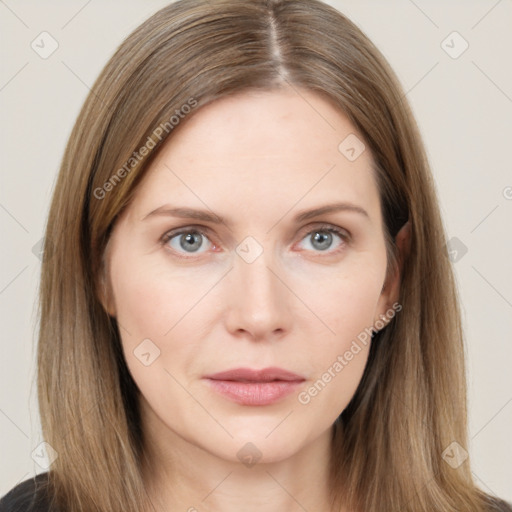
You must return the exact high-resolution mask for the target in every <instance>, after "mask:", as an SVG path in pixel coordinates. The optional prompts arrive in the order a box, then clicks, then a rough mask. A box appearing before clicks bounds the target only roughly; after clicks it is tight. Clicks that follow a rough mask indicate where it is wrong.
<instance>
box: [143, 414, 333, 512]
mask: <svg viewBox="0 0 512 512" xmlns="http://www.w3.org/2000/svg"><path fill="white" fill-rule="evenodd" d="M150 423H151V424H150ZM146 427H149V429H148V430H144V431H145V432H146V433H147V435H146V442H145V453H146V459H147V463H146V466H145V468H144V479H145V483H146V489H147V490H148V494H149V497H150V499H151V502H152V504H153V506H154V510H155V511H156V512H160V511H162V512H163V511H168V510H183V511H187V512H235V511H236V512H239V511H240V510H244V511H247V512H253V511H254V512H255V511H258V512H259V511H261V510H265V511H266V512H304V510H307V511H311V510H315V511H316V512H332V508H331V505H330V500H329V457H330V453H331V431H330V430H329V431H326V432H324V433H323V434H322V435H320V436H319V437H318V438H316V439H314V440H312V441H310V442H309V443H307V444H305V445H304V446H303V447H302V448H301V449H300V450H299V451H298V452H296V453H294V454H293V455H292V456H290V457H289V458H287V459H285V460H276V461H273V462H267V463H256V464H254V465H252V466H249V465H244V464H242V463H241V462H240V461H238V460H236V461H233V460H225V459H222V458H219V457H218V456H216V455H215V454H212V453H211V452H208V451H206V450H205V449H203V448H202V447H201V446H198V445H197V443H191V442H189V441H187V440H186V439H183V438H182V437H180V436H178V435H177V434H176V433H175V432H173V431H171V430H170V429H169V428H168V427H167V426H165V425H163V424H161V423H160V424H158V423H155V422H149V423H148V424H147V425H146Z"/></svg>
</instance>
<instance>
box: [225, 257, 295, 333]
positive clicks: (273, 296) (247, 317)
mask: <svg viewBox="0 0 512 512" xmlns="http://www.w3.org/2000/svg"><path fill="white" fill-rule="evenodd" d="M270 260H271V258H270V257H269V255H268V254H267V252H266V251H264V252H263V254H261V255H260V256H259V257H258V258H257V259H256V260H255V261H253V262H251V263H248V262H247V261H245V260H244V259H243V258H241V257H239V256H237V255H235V262H234V264H233V265H234V267H233V270H232V271H231V272H229V274H228V276H226V278H227V282H226V283H225V284H226V288H225V293H227V294H228V296H229V300H227V301H226V303H227V304H228V307H227V310H226V312H225V319H226V320H225V321H226V328H227V330H228V331H229V332H230V333H231V334H233V335H234V336H236V337H239V338H242V337H244V336H245V337H246V338H248V339H251V340H254V341H261V340H274V339H279V338H281V337H283V336H284V334H285V333H286V332H288V331H289V330H290V327H291V320H292V315H291V309H290V308H291V304H290V301H291V297H292V296H293V294H292V293H291V292H290V290H288V289H287V288H286V285H285V284H284V282H283V281H284V279H283V277H282V276H280V275H279V270H275V268H276V265H275V264H274V262H272V261H270ZM281 273H282V272H281Z"/></svg>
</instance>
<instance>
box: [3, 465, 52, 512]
mask: <svg viewBox="0 0 512 512" xmlns="http://www.w3.org/2000/svg"><path fill="white" fill-rule="evenodd" d="M47 482H48V473H41V474H39V475H36V476H34V477H32V478H29V479H28V480H25V481H24V482H21V483H20V484H18V485H17V486H16V487H14V488H13V489H11V490H10V491H9V492H8V493H7V494H6V495H5V496H4V497H3V498H2V499H0V512H54V509H52V508H50V501H51V500H50V499H49V497H48V495H47V492H46V484H47Z"/></svg>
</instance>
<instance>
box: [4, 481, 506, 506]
mask: <svg viewBox="0 0 512 512" xmlns="http://www.w3.org/2000/svg"><path fill="white" fill-rule="evenodd" d="M47 481H48V473H41V474H39V475H37V476H35V477H32V478H30V479H28V480H25V481H24V482H21V483H20V484H18V485H17V486H16V487H14V488H13V489H11V491H9V493H7V494H6V495H5V496H4V497H3V498H2V499H0V512H55V509H52V508H50V501H51V500H50V499H49V498H48V496H47V494H46V493H45V489H46V485H45V484H46V482H47ZM488 512H512V505H511V504H510V503H507V502H505V501H502V500H500V499H498V498H493V499H492V502H490V503H489V509H488Z"/></svg>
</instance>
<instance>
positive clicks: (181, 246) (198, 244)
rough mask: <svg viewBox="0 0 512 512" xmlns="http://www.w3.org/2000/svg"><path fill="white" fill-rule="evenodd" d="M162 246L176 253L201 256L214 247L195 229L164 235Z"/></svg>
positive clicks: (201, 232)
mask: <svg viewBox="0 0 512 512" xmlns="http://www.w3.org/2000/svg"><path fill="white" fill-rule="evenodd" d="M162 244H164V245H168V246H169V247H170V248H171V249H173V250H174V251H175V252H177V253H183V252H185V253H188V254H202V253H203V252H206V251H208V250H209V249H211V248H212V247H214V245H213V244H212V242H211V241H210V240H209V239H208V237H207V236H206V234H205V233H204V232H203V231H200V230H198V229H196V228H194V229H190V228H188V229H182V230H181V231H175V232H169V233H166V234H165V235H164V236H163V238H162Z"/></svg>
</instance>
